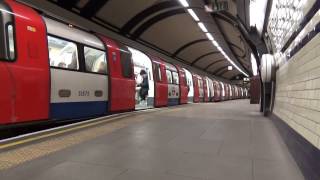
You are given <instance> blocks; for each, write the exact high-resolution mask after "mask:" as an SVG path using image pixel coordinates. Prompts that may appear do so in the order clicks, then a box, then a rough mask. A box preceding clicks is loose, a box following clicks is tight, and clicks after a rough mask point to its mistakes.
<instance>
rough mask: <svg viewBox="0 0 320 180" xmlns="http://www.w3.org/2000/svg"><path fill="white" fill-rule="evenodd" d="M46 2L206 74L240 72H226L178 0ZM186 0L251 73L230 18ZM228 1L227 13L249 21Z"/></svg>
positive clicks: (246, 52)
mask: <svg viewBox="0 0 320 180" xmlns="http://www.w3.org/2000/svg"><path fill="white" fill-rule="evenodd" d="M47 1H50V2H52V3H53V4H56V5H58V6H60V7H63V8H65V9H67V10H69V11H72V12H74V13H76V14H78V15H80V16H82V17H84V18H87V19H88V20H91V21H93V22H96V23H97V24H99V25H102V26H103V27H105V28H107V29H109V30H112V31H113V32H116V33H119V34H122V35H124V36H127V37H128V38H131V39H134V40H137V41H139V42H140V43H142V44H145V45H146V46H148V47H151V48H153V49H155V50H157V51H159V52H161V53H163V54H165V55H167V56H171V57H172V58H175V59H177V60H179V61H182V62H184V63H186V64H188V65H191V66H194V67H196V68H198V69H201V70H204V71H207V72H208V73H211V74H215V75H217V76H220V77H222V78H226V79H232V78H234V77H236V76H237V75H239V74H241V73H240V72H239V71H237V70H236V69H235V68H233V70H232V71H228V70H225V69H227V68H226V67H228V66H229V65H231V64H230V63H229V62H228V61H227V59H225V58H224V56H223V55H222V54H221V53H220V52H219V51H218V50H217V49H216V47H215V46H214V45H213V44H212V42H211V41H210V40H208V38H207V37H206V35H205V33H203V32H202V31H201V29H200V28H199V26H198V25H197V22H195V21H194V19H193V18H192V17H191V16H190V14H189V13H188V12H187V9H186V8H184V7H183V6H182V5H181V4H180V3H179V1H178V0H130V1H128V0H68V1H66V0H47ZM187 1H188V3H189V4H190V8H191V9H193V10H194V12H195V13H196V14H197V16H198V17H199V18H200V20H201V21H202V22H203V23H204V24H205V26H206V27H207V29H208V31H209V32H210V33H211V34H212V35H213V36H214V38H215V40H216V41H217V42H218V43H219V45H220V46H221V47H222V49H224V50H225V52H226V53H227V54H228V56H229V54H230V55H231V56H232V57H234V59H233V60H235V61H236V63H237V64H240V66H241V67H242V69H244V70H245V71H247V72H248V73H249V74H251V71H252V70H251V64H250V62H251V61H250V53H251V52H250V50H249V48H248V46H247V44H246V43H245V42H244V40H243V37H242V35H241V33H240V32H239V30H238V27H237V26H236V24H235V22H234V21H233V20H232V18H229V17H227V16H225V15H224V14H223V13H220V12H219V13H214V14H210V13H207V12H205V10H204V1H203V0H187ZM243 1H245V2H246V3H247V4H248V2H249V0H243ZM228 3H229V4H228V6H229V10H228V11H227V13H228V14H229V15H232V16H233V17H234V18H241V20H242V22H245V24H248V23H247V22H246V21H247V19H248V18H249V17H247V16H246V15H245V14H248V13H247V12H242V11H249V9H248V8H247V9H246V8H239V7H240V6H241V7H242V6H243V3H240V2H239V1H234V0H228ZM244 4H245V3H244ZM239 10H240V11H241V12H239ZM238 14H240V15H241V17H239V16H237V15H238ZM243 19H244V21H243Z"/></svg>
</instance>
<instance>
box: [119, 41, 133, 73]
mask: <svg viewBox="0 0 320 180" xmlns="http://www.w3.org/2000/svg"><path fill="white" fill-rule="evenodd" d="M119 49H120V62H121V67H122V76H123V77H125V78H132V76H133V69H132V68H133V64H132V54H131V52H130V51H129V49H128V47H127V46H125V45H122V44H119Z"/></svg>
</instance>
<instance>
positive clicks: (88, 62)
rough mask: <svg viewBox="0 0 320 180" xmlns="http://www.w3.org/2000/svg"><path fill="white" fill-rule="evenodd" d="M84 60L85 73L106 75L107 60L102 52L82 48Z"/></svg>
mask: <svg viewBox="0 0 320 180" xmlns="http://www.w3.org/2000/svg"><path fill="white" fill-rule="evenodd" d="M84 59H85V67H86V71H87V72H95V73H101V74H106V73H107V59H106V53H105V52H104V51H101V50H97V49H94V48H90V47H84Z"/></svg>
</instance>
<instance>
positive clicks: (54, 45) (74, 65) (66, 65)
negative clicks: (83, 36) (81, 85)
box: [48, 36, 79, 70]
mask: <svg viewBox="0 0 320 180" xmlns="http://www.w3.org/2000/svg"><path fill="white" fill-rule="evenodd" d="M48 46H49V59H50V66H51V67H58V68H63V69H71V70H78V69H79V63H78V50H77V44H76V43H73V42H70V41H67V40H63V39H60V38H56V37H52V36H48Z"/></svg>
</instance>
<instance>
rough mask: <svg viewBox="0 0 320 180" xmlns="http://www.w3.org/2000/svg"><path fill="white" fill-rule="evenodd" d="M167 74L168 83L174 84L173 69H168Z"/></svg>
mask: <svg viewBox="0 0 320 180" xmlns="http://www.w3.org/2000/svg"><path fill="white" fill-rule="evenodd" d="M166 74H167V79H168V84H172V74H171V71H169V70H166Z"/></svg>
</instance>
